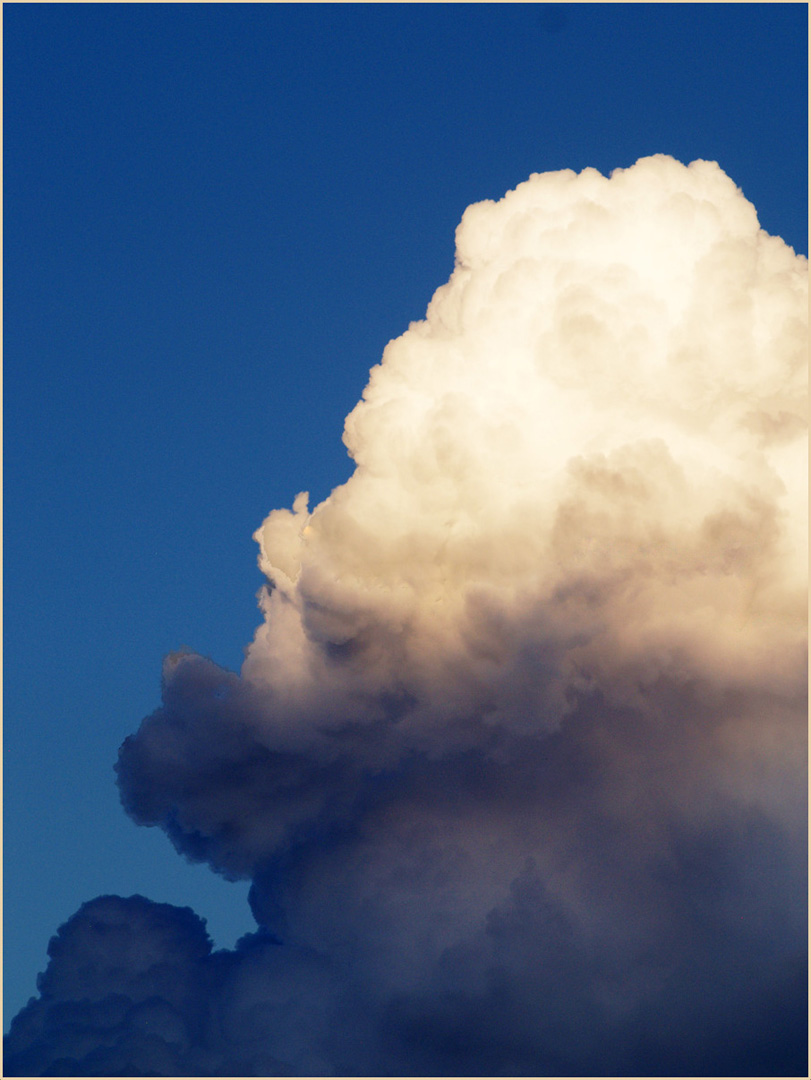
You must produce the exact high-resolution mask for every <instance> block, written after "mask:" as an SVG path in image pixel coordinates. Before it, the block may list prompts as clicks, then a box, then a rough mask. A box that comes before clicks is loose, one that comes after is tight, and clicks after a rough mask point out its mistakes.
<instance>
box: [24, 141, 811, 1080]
mask: <svg viewBox="0 0 811 1080" xmlns="http://www.w3.org/2000/svg"><path fill="white" fill-rule="evenodd" d="M456 244H457V250H456V266H455V269H454V272H453V275H452V277H451V279H450V281H449V282H448V283H447V284H446V285H444V286H442V287H441V288H440V289H438V290H437V292H436V293H435V295H434V297H433V299H432V301H431V303H430V305H429V307H428V310H427V313H426V317H425V319H424V320H422V321H421V322H417V323H413V324H412V325H411V326H410V327H409V328H408V330H407V331H406V332H405V333H404V334H403V335H402V336H401V337H400V338H398V339H396V340H395V341H392V342H390V343H389V345H388V346H387V347H386V349H385V351H384V354H383V358H382V361H381V363H380V364H379V365H378V366H377V367H375V368H374V369H373V370H372V373H371V376H370V380H369V383H368V385H367V387H366V389H365V390H364V393H363V399H362V401H361V402H360V403H359V404H358V406H357V407H356V408H355V409H354V410H353V412H352V413H351V414H350V415H349V417H348V418H347V420H346V427H345V433H344V441H345V443H346V445H347V448H348V450H349V452H350V454H351V456H352V458H353V460H354V462H355V466H356V468H355V471H354V473H353V475H352V476H351V478H350V479H349V480H348V481H347V483H346V484H344V485H342V486H341V487H339V488H336V489H335V490H334V491H333V492H332V494H331V495H330V496H329V497H328V498H327V499H326V500H325V501H324V502H322V503H320V504H319V505H318V506H316V507H314V508H312V510H311V509H310V508H309V504H308V497H307V494H306V493H301V494H299V495H298V496H297V497H296V499H295V500H294V502H293V505H292V510H274V511H273V512H272V513H271V514H270V515H269V516H268V518H267V519H266V521H265V522H264V523H263V525H262V526H261V528H260V529H259V530H258V531H257V533H256V539H257V541H258V544H259V549H260V556H259V561H260V567H261V569H262V570H263V572H264V574H265V575H266V577H267V580H268V584H267V586H266V587H265V588H264V589H263V591H262V593H261V595H260V607H261V609H262V612H263V615H264V620H263V622H262V625H261V626H260V627H259V629H258V630H257V632H256V635H255V638H254V641H253V643H252V644H251V645H250V647H249V648H248V650H247V653H246V659H245V663H244V665H243V669H242V672H241V674H240V675H239V676H237V675H236V674H234V673H232V672H228V671H225V670H223V669H222V668H220V667H218V666H217V665H216V664H214V663H213V662H212V661H210V660H207V659H204V658H202V657H200V656H197V655H195V654H192V653H180V654H176V655H173V656H170V657H169V658H167V660H166V662H165V666H164V674H163V704H162V707H161V708H160V709H159V710H158V711H157V712H155V713H154V714H153V715H152V716H150V717H148V718H147V719H146V720H144V722H143V723H142V725H141V728H140V729H139V731H138V732H137V733H136V734H135V735H133V736H131V737H130V738H129V739H128V740H127V741H126V742H125V743H124V745H123V747H122V749H121V753H120V757H119V762H118V780H119V785H120V789H121V797H122V801H123V804H124V806H125V808H126V810H127V812H128V813H129V814H130V815H131V816H132V817H133V818H134V820H135V821H137V822H139V823H141V824H145V825H159V826H161V827H162V828H163V829H165V831H166V832H167V834H168V835H169V837H170V838H171V840H172V842H173V843H174V844H175V846H176V847H177V849H178V851H180V852H182V853H183V854H184V855H186V856H188V857H190V858H192V859H195V860H200V861H206V862H208V863H209V864H210V865H211V867H212V868H213V869H214V870H215V871H217V872H218V873H221V874H224V875H226V876H227V877H231V878H249V879H251V880H252V886H251V892H250V902H251V906H252V910H253V913H254V915H255V917H256V919H257V922H258V924H259V926H260V930H259V932H258V933H257V934H256V935H249V936H248V937H246V938H245V939H243V941H242V942H240V943H239V945H238V946H237V948H236V949H235V950H234V951H232V952H228V953H226V952H214V953H212V952H211V949H210V944H209V943H207V940H206V938H205V933H204V930H203V928H202V926H201V925H200V923H199V920H196V917H195V916H193V915H192V913H191V912H189V911H188V910H184V911H181V910H179V909H171V908H167V907H166V906H165V905H154V904H150V902H149V901H146V900H144V899H142V898H131V899H130V900H122V899H120V898H113V897H106V898H100V899H99V900H96V901H92V902H91V903H90V904H88V905H85V906H84V908H83V909H82V910H81V911H80V912H79V913H78V914H77V915H76V916H74V918H73V919H72V920H71V921H70V922H69V923H67V924H66V926H65V927H63V928H62V930H61V931H60V934H59V936H58V937H57V938H55V939H54V941H53V942H52V946H51V963H50V966H49V968H48V971H47V972H46V973H45V975H44V976H42V978H41V983H40V997H39V998H38V999H35V1000H33V1001H32V1002H31V1003H30V1004H29V1006H28V1007H27V1008H26V1009H25V1010H23V1012H22V1013H21V1014H20V1015H19V1016H18V1017H17V1018H16V1020H15V1022H14V1025H13V1028H12V1032H11V1036H10V1039H9V1043H8V1046H7V1069H6V1071H7V1073H9V1074H10V1075H13V1074H15V1070H16V1072H17V1074H19V1072H20V1070H22V1071H24V1072H30V1073H37V1072H38V1073H39V1074H42V1075H44V1074H47V1071H48V1070H49V1069H50V1070H51V1072H53V1070H54V1069H57V1070H58V1071H59V1070H61V1072H62V1073H63V1074H65V1075H70V1074H71V1073H70V1071H69V1069H68V1066H70V1067H72V1068H74V1074H76V1075H97V1074H98V1075H101V1074H105V1075H110V1074H111V1068H110V1065H111V1063H112V1064H113V1065H114V1066H115V1068H117V1069H118V1072H119V1074H121V1069H122V1068H123V1069H125V1070H126V1069H127V1068H130V1069H133V1068H135V1066H136V1065H137V1066H138V1068H137V1069H136V1072H138V1073H148V1072H150V1071H151V1072H152V1073H157V1074H172V1075H227V1074H228V1073H229V1072H230V1073H231V1074H234V1073H238V1074H243V1075H283V1074H319V1075H321V1074H336V1075H353V1074H354V1075H365V1074H372V1073H375V1074H383V1075H428V1074H433V1075H437V1074H439V1075H444V1074H447V1075H460V1074H464V1075H510V1074H512V1075H542V1074H550V1075H587V1074H591V1075H606V1074H610V1075H651V1074H653V1075H657V1074H658V1075H673V1074H677V1073H681V1074H686V1075H718V1074H727V1075H763V1074H770V1075H789V1074H793V1073H798V1074H799V1073H804V1072H805V1048H806V1033H805V1016H806V1004H805V987H806V977H805V974H804V972H805V959H804V958H805V955H806V939H805V926H806V914H805V882H806V877H805V850H806V840H805V822H806V810H805V791H806V778H805V761H806V749H805V747H806V724H805V708H806V705H805V700H806V685H807V683H806V633H805V631H806V544H807V533H806V520H807V513H806V491H807V482H806V423H807V420H806V397H805V395H806V362H807V358H806V350H807V264H806V260H805V259H804V258H802V257H801V256H798V255H796V254H795V253H794V252H793V251H792V250H791V249H790V248H789V247H787V246H786V245H785V244H784V243H783V241H782V240H780V239H779V238H776V237H771V236H769V235H767V234H766V233H765V232H763V231H762V230H761V229H760V227H759V225H758V221H757V216H756V213H755V210H754V208H753V207H752V205H751V204H750V203H749V202H747V200H746V199H745V198H744V196H743V194H742V193H741V192H740V190H739V189H738V188H736V186H735V184H734V183H733V182H732V180H730V179H729V177H727V176H726V175H725V174H724V173H723V171H722V170H721V169H720V168H719V167H718V165H716V164H714V163H711V162H704V161H696V162H693V163H692V164H691V165H689V166H684V165H682V164H680V163H679V162H677V161H674V160H673V159H672V158H668V157H665V156H661V155H659V156H656V157H651V158H645V159H642V160H641V161H639V162H637V164H636V165H634V166H633V167H631V168H628V169H624V170H616V171H615V172H614V173H612V175H611V176H610V177H608V178H606V177H604V176H602V175H600V174H599V173H598V172H596V171H595V170H593V169H586V170H585V171H583V172H582V173H580V174H575V173H573V172H571V171H563V172H556V173H547V174H540V175H533V176H532V177H531V178H530V179H529V180H528V181H526V182H525V183H523V184H520V185H519V186H518V187H517V188H516V189H515V190H514V191H511V192H509V193H508V194H507V195H506V196H505V197H504V198H503V199H501V200H500V201H498V202H489V201H488V202H483V203H478V204H476V205H474V206H471V207H469V208H468V210H467V211H466V212H465V214H464V216H463V218H462V222H461V224H460V226H459V228H458V230H457V236H456ZM162 972H165V973H166V976H165V978H164V977H163V976H162V975H161V974H160V973H162ZM9 1063H11V1066H12V1069H11V1071H9V1069H8V1064H9ZM71 1063H72V1064H71ZM237 1066H239V1068H237ZM66 1070H68V1071H66ZM76 1070H79V1071H78V1072H77V1071H76ZM99 1070H101V1071H99ZM112 1072H113V1074H114V1072H115V1069H113V1070H112Z"/></svg>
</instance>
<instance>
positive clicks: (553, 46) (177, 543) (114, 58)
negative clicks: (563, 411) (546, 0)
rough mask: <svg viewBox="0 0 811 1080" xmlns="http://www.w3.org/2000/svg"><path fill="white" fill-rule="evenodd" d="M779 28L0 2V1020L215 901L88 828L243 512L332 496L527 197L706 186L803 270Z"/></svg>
mask: <svg viewBox="0 0 811 1080" xmlns="http://www.w3.org/2000/svg"><path fill="white" fill-rule="evenodd" d="M806 19H807V10H806V7H805V5H803V4H695V5H691V4H662V5H648V4H629V5H625V4H611V5H603V4H586V5H577V4H574V5H567V4H564V5H534V4H525V5H512V4H503V5H490V4H481V5H468V4H452V5H442V4H437V5H430V4H426V5H423V4H414V5H399V4H392V5H377V4H371V5H366V4H364V5H352V4H348V5H331V4H324V5H308V4H301V5H299V4H292V5H265V4H206V5H198V4H183V5H180V4H177V5H175V4H156V5H151V4H132V5H128V4H120V5H118V4H116V5H110V4H64V5H59V4H8V5H5V7H4V51H5V87H4V88H5V117H4V119H5V146H4V150H5V343H4V345H5V365H4V368H5V567H4V571H5V572H4V581H5V641H4V649H5V665H4V685H5V699H4V720H5V722H4V730H5V745H4V763H5V772H4V779H5V795H6V801H5V939H4V940H5V962H6V970H5V977H6V1016H7V1020H10V1018H11V1016H12V1015H13V1014H14V1013H15V1012H16V1011H17V1009H18V1008H19V1007H20V1006H21V1005H22V1004H24V1003H25V1001H26V1000H27V998H28V997H29V995H31V994H33V993H34V992H35V976H36V973H37V971H39V970H41V969H42V968H43V967H44V964H45V949H46V946H47V942H48V939H49V937H50V936H51V934H53V933H54V932H55V930H56V928H57V926H58V925H59V924H61V923H62V922H64V920H65V919H67V918H68V917H69V916H70V915H71V914H72V913H73V912H74V911H75V910H76V908H77V907H78V906H79V905H80V904H81V903H82V902H83V901H85V900H87V899H89V898H91V897H93V896H96V895H98V894H100V893H120V894H123V895H129V894H131V893H135V892H138V893H143V894H144V895H146V896H148V897H150V898H152V899H154V900H158V901H168V902H171V903H174V904H181V905H186V904H188V905H190V906H191V907H193V908H194V909H195V910H196V911H197V912H198V913H199V914H201V915H202V916H203V917H205V918H207V919H208V922H209V929H210V931H211V933H212V935H213V936H214V938H215V939H216V941H217V943H218V944H220V945H228V946H230V945H231V944H233V942H234V940H235V939H236V938H237V937H238V936H239V935H240V934H242V933H244V932H246V931H247V930H250V929H252V928H253V925H254V924H253V920H252V919H251V916H250V912H249V910H248V908H247V906H246V903H245V894H246V888H247V887H246V886H245V885H242V884H238V885H234V884H229V883H226V882H224V881H222V880H220V879H219V878H217V877H215V876H214V875H213V874H212V873H211V871H210V870H208V869H207V868H204V867H201V866H192V865H189V864H188V863H186V862H185V861H184V860H183V859H182V858H180V857H179V856H178V855H177V854H176V853H175V852H174V851H173V849H172V848H171V846H170V844H169V842H168V840H167V839H166V837H165V836H164V835H163V834H162V833H160V832H158V830H155V829H152V830H147V829H139V828H136V827H135V826H134V825H133V824H132V823H131V821H130V820H129V819H128V818H127V817H126V815H125V814H124V813H123V811H122V810H121V808H120V805H119V802H118V794H117V790H116V787H115V783H114V776H113V764H114V762H115V759H116V754H117V751H118V747H119V745H120V744H121V742H122V741H123V740H124V739H125V738H126V737H127V736H128V735H129V734H131V733H132V732H133V731H134V730H135V729H136V727H137V725H138V723H139V722H140V720H141V719H142V717H144V716H145V715H147V714H148V713H149V712H151V711H152V710H153V709H154V708H156V707H157V705H158V702H159V678H160V665H161V660H162V658H163V656H164V655H165V654H166V653H168V652H170V651H171V650H173V649H176V648H178V647H180V646H183V645H187V646H190V647H191V648H193V649H194V650H195V651H197V652H199V653H202V654H204V655H206V656H210V657H212V658H213V659H214V660H216V661H217V662H219V663H221V664H223V665H225V666H227V667H230V668H234V669H237V668H238V667H239V665H240V663H241V660H242V653H243V648H244V647H245V646H246V645H247V644H248V643H249V642H250V640H251V637H252V634H253V631H254V629H255V627H256V626H257V625H258V623H259V621H260V616H259V613H258V612H257V610H256V605H255V594H256V592H257V590H258V588H259V586H260V584H261V583H262V577H261V575H260V573H259V571H258V569H257V568H256V549H255V544H254V542H253V541H252V539H251V535H252V533H253V532H254V530H255V529H256V528H257V527H258V526H259V525H260V523H261V522H262V520H263V518H264V517H265V516H266V514H267V513H268V512H269V511H270V510H271V509H273V508H275V507H285V506H289V505H290V504H291V503H292V500H293V498H294V496H295V495H296V493H297V492H298V491H300V490H302V489H308V490H309V491H310V493H311V505H312V503H313V502H315V501H317V500H319V499H321V498H323V497H324V496H326V495H327V494H328V493H329V491H330V490H331V488H332V487H333V486H335V485H336V484H338V483H341V482H343V481H344V480H345V479H346V478H347V476H348V475H349V472H350V468H351V463H350V461H349V459H348V457H347V455H346V451H345V449H344V447H343V446H342V443H341V432H342V427H343V420H344V417H345V415H346V414H347V413H348V411H349V410H350V409H351V408H352V406H353V405H354V404H355V402H356V401H357V400H358V398H359V396H360V393H361V390H362V389H363V386H364V385H365V382H366V377H367V373H368V370H369V368H370V367H371V366H372V365H373V364H375V363H376V362H377V361H378V360H379V358H380V355H381V352H382V350H383V347H384V346H385V344H386V342H387V341H388V340H389V339H390V338H393V337H396V336H397V335H399V334H400V333H401V332H402V331H404V330H405V329H406V327H407V326H408V323H409V321H411V320H414V319H419V318H421V317H422V315H423V314H424V311H425V306H426V304H427V302H428V301H429V299H430V297H431V295H432V293H433V291H434V289H435V288H436V287H438V286H439V285H441V284H442V283H444V282H445V281H446V280H447V278H448V276H449V274H450V271H451V269H452V267H453V234H454V229H455V227H456V225H457V224H458V221H459V219H460V217H461V214H462V212H463V211H464V209H465V207H466V206H468V205H469V204H470V203H472V202H476V201H479V200H481V199H487V198H499V197H500V196H501V195H503V194H504V192H505V191H507V190H508V189H510V188H512V187H514V186H515V185H516V184H518V183H519V182H521V181H522V180H524V179H526V178H527V177H528V176H529V175H530V173H532V172H544V171H548V170H554V169H562V168H572V169H575V170H580V169H582V168H584V167H586V166H594V167H595V168H597V169H599V170H600V171H602V172H605V173H607V172H609V171H610V170H611V169H613V168H616V167H624V166H628V165H631V164H632V163H633V162H634V161H636V160H637V159H638V158H639V157H642V156H645V155H648V154H652V153H659V152H661V153H667V154H670V155H673V156H674V157H676V158H678V159H680V160H681V161H684V162H688V161H691V160H693V159H695V158H708V159H712V160H717V161H718V162H719V163H720V165H721V166H722V168H723V169H724V170H725V171H726V172H727V173H728V174H729V175H730V176H731V177H732V178H733V179H734V180H735V182H736V183H737V184H738V185H739V186H740V187H741V188H742V189H743V191H744V193H745V194H746V196H747V197H748V198H749V199H750V200H751V201H752V202H753V203H754V204H755V206H756V208H757V210H758V213H759V216H760V221H761V225H762V226H763V228H765V229H766V230H767V231H769V232H771V233H774V234H777V235H780V236H782V237H783V238H784V239H785V240H786V241H787V242H788V243H789V244H791V245H792V246H793V247H794V248H795V250H797V251H801V252H803V253H806V252H807V241H806V236H807V216H806V206H807V201H806V175H807V141H806V131H807V115H806V72H807V53H806V43H807V27H806Z"/></svg>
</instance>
